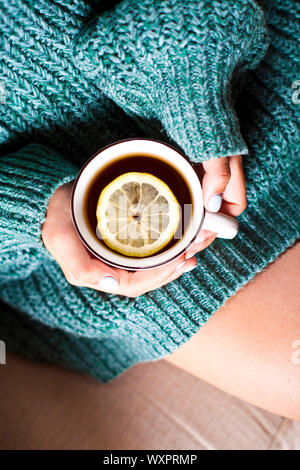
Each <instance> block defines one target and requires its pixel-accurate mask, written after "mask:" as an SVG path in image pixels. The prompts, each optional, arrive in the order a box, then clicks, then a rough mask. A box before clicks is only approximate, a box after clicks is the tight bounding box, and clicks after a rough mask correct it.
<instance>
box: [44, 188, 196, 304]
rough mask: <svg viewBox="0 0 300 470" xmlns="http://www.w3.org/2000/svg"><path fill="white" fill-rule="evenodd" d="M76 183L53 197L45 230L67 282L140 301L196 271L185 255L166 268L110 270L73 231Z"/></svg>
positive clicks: (193, 264) (190, 260)
mask: <svg viewBox="0 0 300 470" xmlns="http://www.w3.org/2000/svg"><path fill="white" fill-rule="evenodd" d="M71 191H72V182H71V183H67V184H64V185H62V186H60V187H59V188H58V189H57V190H56V191H55V192H54V194H53V195H52V197H51V199H50V201H49V204H48V209H47V217H46V220H45V222H44V224H43V227H42V239H43V242H44V245H45V246H46V248H47V249H48V251H49V252H50V253H51V255H52V256H53V258H54V259H55V260H56V261H57V262H58V264H59V265H60V267H61V269H62V271H63V273H64V275H65V277H66V279H67V281H68V282H69V283H70V284H73V285H75V286H82V287H90V288H92V289H96V290H99V291H104V292H109V293H114V294H119V295H124V296H126V297H137V296H139V295H142V294H144V293H146V292H149V291H151V290H154V289H157V288H159V287H161V286H163V285H164V284H168V283H169V282H171V281H174V280H175V279H177V278H178V277H180V276H181V275H182V274H183V273H185V272H187V271H189V270H191V269H192V268H194V267H196V265H197V261H196V258H194V257H192V258H190V259H188V260H186V259H185V255H182V256H180V257H179V258H177V259H176V260H174V261H172V262H170V263H168V264H166V265H165V266H162V267H158V268H153V269H148V270H145V271H135V272H130V271H126V270H123V269H116V268H112V267H110V266H108V265H107V264H105V263H103V262H102V261H100V260H98V259H97V258H95V257H94V256H93V255H92V254H90V253H89V252H88V251H87V249H86V248H85V247H84V245H83V244H82V243H81V241H80V239H79V238H78V235H77V233H76V231H75V229H74V227H73V223H72V218H71V210H70V199H71Z"/></svg>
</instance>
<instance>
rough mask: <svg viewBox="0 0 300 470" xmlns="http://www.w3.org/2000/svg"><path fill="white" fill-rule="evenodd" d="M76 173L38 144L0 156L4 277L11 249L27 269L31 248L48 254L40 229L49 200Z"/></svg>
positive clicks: (0, 219) (74, 169)
mask: <svg viewBox="0 0 300 470" xmlns="http://www.w3.org/2000/svg"><path fill="white" fill-rule="evenodd" d="M77 172H78V169H77V168H76V167H75V166H73V165H72V164H71V163H69V162H68V161H66V160H65V159H64V158H63V157H62V156H60V155H58V154H57V153H56V152H54V151H53V150H50V149H48V148H46V147H44V146H41V145H37V144H31V145H28V146H26V147H24V148H22V149H21V150H19V151H17V152H14V153H11V154H9V155H6V156H4V157H1V158H0V232H1V240H0V259H1V278H2V280H3V278H4V280H5V273H6V271H9V269H10V268H9V266H8V264H7V263H10V260H11V252H13V256H14V258H16V259H18V263H19V264H22V266H23V268H24V269H25V267H24V263H25V264H26V262H25V261H26V258H28V253H29V252H30V251H32V250H37V251H39V252H41V251H42V252H43V251H44V254H46V253H47V254H48V252H47V250H46V248H44V245H43V243H42V240H41V228H42V224H43V222H44V220H45V216H46V210H47V205H48V202H49V199H50V198H51V196H52V194H53V193H54V191H55V189H56V188H58V187H59V186H60V185H62V184H64V183H67V182H69V181H71V180H72V179H74V178H75V177H76V174H77ZM8 252H10V253H8ZM49 256H50V255H49ZM6 262H7V263H6ZM10 277H11V276H10Z"/></svg>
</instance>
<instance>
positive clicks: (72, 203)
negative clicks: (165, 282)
mask: <svg viewBox="0 0 300 470" xmlns="http://www.w3.org/2000/svg"><path fill="white" fill-rule="evenodd" d="M134 140H146V141H151V142H157V143H159V144H162V145H165V146H166V147H169V148H170V149H172V150H174V151H175V152H176V153H178V155H180V156H181V157H182V158H184V159H185V160H186V161H187V163H189V165H190V166H191V169H192V170H193V171H194V173H195V175H196V176H197V177H198V175H197V173H196V171H195V170H194V168H193V166H192V165H191V163H190V162H189V160H188V159H187V157H186V156H185V155H184V154H183V153H181V152H179V151H178V150H177V149H176V148H175V147H174V146H172V145H170V144H169V143H166V142H164V141H161V140H158V139H152V138H147V137H132V138H127V139H120V140H117V141H115V142H112V143H111V144H108V145H105V146H104V147H101V148H100V149H99V150H97V151H96V152H95V153H94V154H93V155H92V156H91V157H90V158H89V159H88V160H87V161H86V162H85V163H84V164H83V166H82V167H81V168H80V170H79V173H78V174H77V176H76V178H75V180H74V183H73V186H72V191H71V199H70V206H71V218H72V222H73V226H74V228H75V230H76V232H77V235H78V237H79V238H80V240H81V242H82V243H83V245H84V246H85V247H86V249H87V250H88V251H89V252H90V253H92V254H93V255H94V256H95V257H96V258H97V259H99V260H101V261H103V262H104V263H106V264H108V265H110V266H113V267H115V268H119V269H125V270H127V271H143V270H148V269H152V268H157V267H160V266H164V265H166V264H168V263H170V262H171V261H174V260H175V259H176V258H179V257H180V256H181V255H183V254H184V253H185V252H186V251H187V250H188V248H189V247H190V246H191V245H192V243H193V242H194V241H195V239H196V237H197V235H198V234H199V232H200V230H201V227H202V225H203V220H204V217H205V211H206V209H205V207H204V204H203V211H202V217H201V220H200V222H199V226H198V228H197V230H196V231H195V235H194V236H193V238H192V239H191V240H190V241H189V242H188V243H187V245H185V247H184V248H183V249H182V250H181V251H180V252H178V253H176V254H174V256H171V257H170V258H169V259H168V260H167V261H159V262H157V263H156V264H153V265H151V266H137V267H135V268H132V267H130V266H127V265H122V264H121V263H115V262H113V261H111V260H107V259H106V258H105V257H104V256H102V255H100V254H99V253H97V252H96V251H95V250H94V249H93V248H92V247H91V246H90V245H89V243H88V242H87V241H86V239H85V238H84V236H83V235H82V234H81V231H80V229H79V227H78V224H77V221H76V217H75V211H74V197H75V191H76V188H77V185H78V182H79V179H80V177H81V175H82V173H83V172H84V170H85V169H86V167H87V166H88V165H89V164H90V163H91V162H92V161H93V160H94V159H95V158H96V157H97V156H98V155H99V154H100V153H102V152H104V151H105V150H106V149H108V148H110V147H113V146H115V145H117V144H122V143H124V142H129V141H134ZM199 183H200V187H201V182H200V180H199Z"/></svg>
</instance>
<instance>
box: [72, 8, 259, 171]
mask: <svg viewBox="0 0 300 470" xmlns="http://www.w3.org/2000/svg"><path fill="white" fill-rule="evenodd" d="M267 47H268V37H267V33H266V26H265V21H264V15H263V11H262V10H261V8H260V7H259V6H258V5H257V3H256V2H255V1H254V0H181V1H177V0H164V1H161V0H123V1H122V2H121V3H120V4H118V5H117V6H116V7H115V8H114V9H113V10H110V11H108V12H105V13H104V14H103V15H101V16H99V17H97V18H94V19H93V20H92V21H90V22H89V23H88V24H87V25H86V27H85V28H84V29H83V30H82V31H80V34H78V36H77V39H76V41H75V46H74V53H75V61H76V63H77V66H78V67H80V69H81V70H82V71H84V72H85V73H86V74H87V75H88V76H89V77H90V78H92V79H93V80H94V83H96V84H97V85H98V86H99V87H100V88H101V89H102V91H103V92H104V93H105V94H106V95H107V96H109V97H110V98H111V99H113V100H114V101H115V102H116V103H117V104H118V105H119V106H120V107H122V108H123V109H124V110H125V112H126V113H127V114H129V115H131V116H133V117H139V118H142V119H146V120H155V121H156V122H157V121H158V122H159V123H160V125H161V128H162V130H164V131H166V133H167V134H168V136H169V137H170V138H171V139H172V140H173V141H175V143H176V144H178V145H179V146H180V147H181V148H182V149H183V151H184V152H185V153H186V155H187V156H188V157H189V158H190V160H192V161H194V162H200V161H204V160H207V159H210V158H216V157H222V156H228V155H235V154H245V153H247V147H246V144H245V142H244V140H243V138H242V136H241V134H240V129H239V123H238V120H237V117H236V114H235V112H234V109H233V95H232V83H236V79H237V78H238V77H239V76H240V74H241V73H242V72H243V71H245V70H247V69H251V68H254V67H255V66H256V65H257V64H258V63H259V62H260V60H261V59H262V57H263V56H264V54H265V52H266V49H267Z"/></svg>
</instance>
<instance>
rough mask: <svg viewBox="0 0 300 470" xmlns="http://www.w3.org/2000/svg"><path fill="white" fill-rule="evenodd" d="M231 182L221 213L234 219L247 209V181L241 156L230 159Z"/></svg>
mask: <svg viewBox="0 0 300 470" xmlns="http://www.w3.org/2000/svg"><path fill="white" fill-rule="evenodd" d="M229 167H230V173H231V176H230V180H229V182H228V184H227V186H226V189H225V191H224V193H223V202H222V208H221V211H222V212H224V213H225V214H228V215H232V216H234V217H236V216H238V215H240V214H241V213H242V212H243V211H244V210H245V209H246V207H247V195H246V181H245V176H244V170H243V159H242V156H241V155H234V156H233V157H229Z"/></svg>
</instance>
